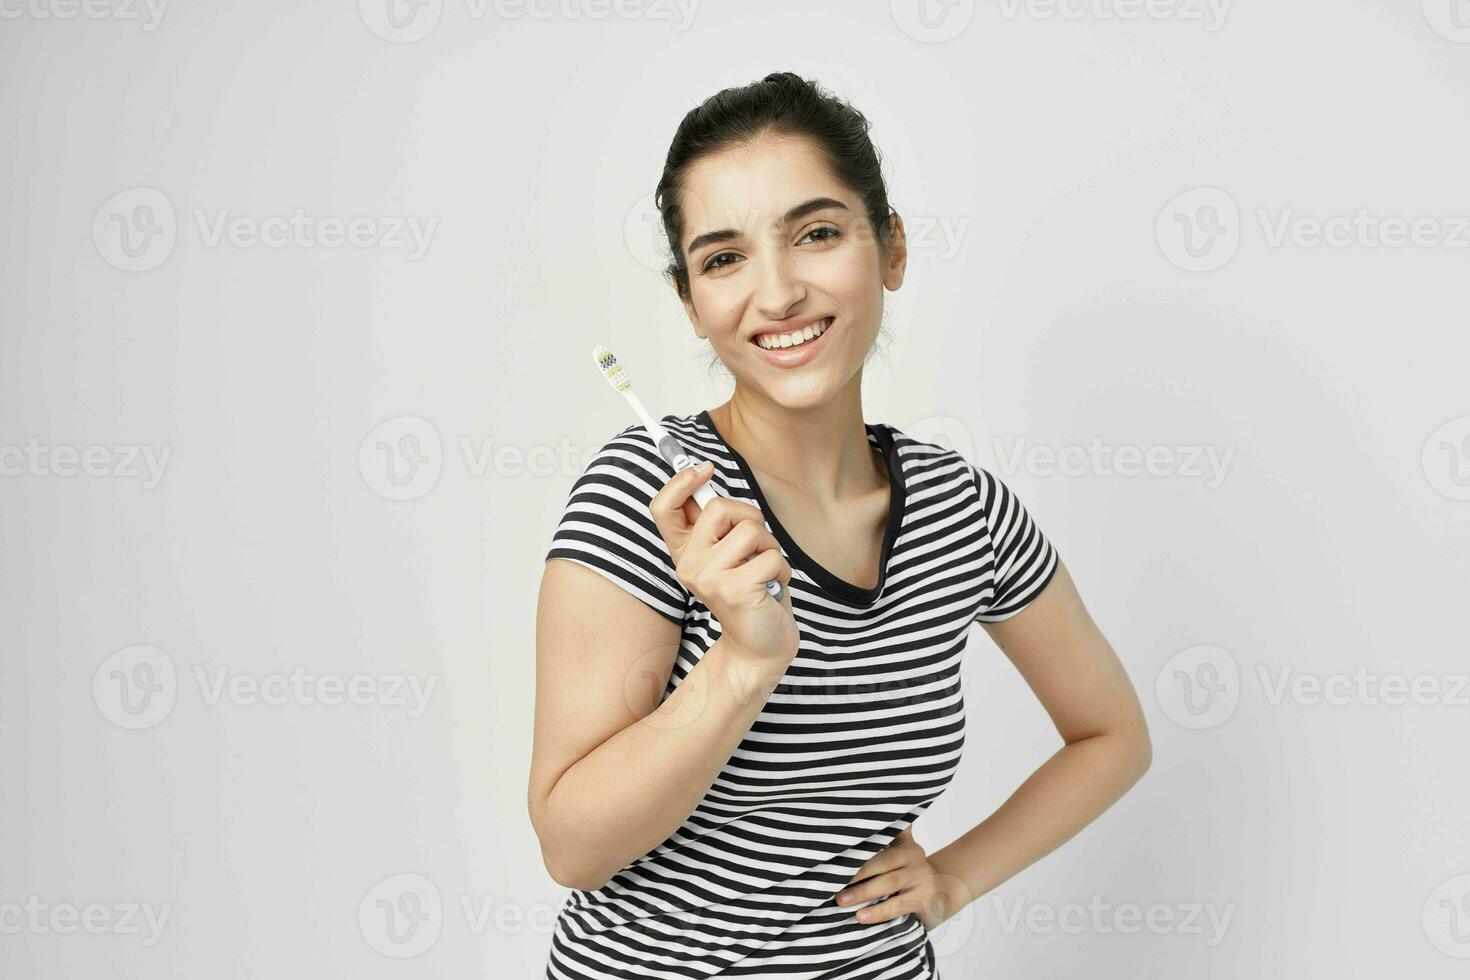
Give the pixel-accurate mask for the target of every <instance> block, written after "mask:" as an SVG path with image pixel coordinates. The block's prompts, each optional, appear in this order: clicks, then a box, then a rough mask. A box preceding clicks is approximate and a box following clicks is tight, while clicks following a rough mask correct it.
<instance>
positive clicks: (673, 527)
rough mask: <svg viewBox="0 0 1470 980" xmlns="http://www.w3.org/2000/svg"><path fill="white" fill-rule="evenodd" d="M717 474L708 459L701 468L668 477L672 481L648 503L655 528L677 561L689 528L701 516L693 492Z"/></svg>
mask: <svg viewBox="0 0 1470 980" xmlns="http://www.w3.org/2000/svg"><path fill="white" fill-rule="evenodd" d="M714 471H715V467H714V464H713V463H711V462H709V461H708V460H705V461H704V462H703V463H700V464H699V465H698V466H691V467H688V468H687V469H682V470H680V471H679V472H677V473H675V474H674V475H673V476H671V477H669V481H668V482H667V483H665V484H664V485H663V487H661V488H660V489H659V491H658V493H656V494H654V495H653V499H652V500H650V501H649V502H648V512H649V513H650V514H651V515H653V523H654V526H655V527H657V528H658V533H659V534H660V535H662V536H663V539H664V543H665V544H667V545H668V546H669V554H670V555H671V556H672V557H673V558H674V560H675V561H677V560H678V558H679V553H680V552H681V551H683V549H684V544H685V542H686V541H687V540H688V538H689V533H690V529H691V528H692V527H693V526H694V524H695V522H696V520H697V519H698V516H699V504H698V503H697V502H696V501H695V500H694V491H695V490H697V489H698V488H699V486H700V485H701V484H703V483H704V482H705V481H706V480H708V479H709V478H710V475H711V474H713V473H714ZM686 505H687V506H686Z"/></svg>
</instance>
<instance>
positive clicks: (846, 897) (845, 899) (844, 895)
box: [837, 892, 852, 903]
mask: <svg viewBox="0 0 1470 980" xmlns="http://www.w3.org/2000/svg"><path fill="white" fill-rule="evenodd" d="M837 901H839V902H843V903H846V902H850V901H852V895H851V894H849V893H848V892H843V893H842V894H841V895H838V896H837Z"/></svg>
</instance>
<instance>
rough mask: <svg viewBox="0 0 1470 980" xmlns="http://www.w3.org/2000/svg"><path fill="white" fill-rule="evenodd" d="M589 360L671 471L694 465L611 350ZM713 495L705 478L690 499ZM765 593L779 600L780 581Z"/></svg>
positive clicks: (596, 350) (601, 350)
mask: <svg viewBox="0 0 1470 980" xmlns="http://www.w3.org/2000/svg"><path fill="white" fill-rule="evenodd" d="M592 360H593V361H595V362H596V363H597V370H599V371H601V372H602V376H603V377H604V378H606V379H607V383H608V384H610V385H612V386H613V390H614V391H616V392H617V393H618V394H620V395H622V396H623V397H624V398H625V399H627V401H628V404H629V405H632V406H633V411H634V412H636V413H637V415H638V418H639V420H640V421H642V423H643V428H645V429H647V430H648V434H649V436H650V437H652V439H653V444H654V445H655V446H657V447H658V451H659V454H660V455H662V456H663V458H664V459H666V460H667V461H668V463H669V465H670V466H672V467H673V468H674V472H676V473H677V472H679V471H680V470H687V469H689V468H690V467H691V466H693V465H695V460H694V459H692V458H691V457H690V456H689V454H688V453H686V452H685V451H684V447H683V446H681V445H679V440H677V439H675V438H674V436H673V434H672V433H670V432H669V431H668V430H667V429H665V428H664V427H663V426H661V425H659V424H658V421H657V420H656V419H654V417H653V416H652V415H650V414H649V413H648V409H646V408H644V407H643V403H642V402H641V401H639V400H638V396H637V395H635V394H633V382H632V381H630V380H629V379H628V373H627V372H626V371H624V370H623V366H622V365H621V364H619V363H618V359H617V358H616V357H615V356H613V352H612V351H610V350H608V349H607V348H606V347H604V346H602V345H601V344H598V345H597V346H596V347H594V348H592ZM717 496H719V494H717V493H715V492H714V490H712V489H711V488H710V485H709V481H705V482H704V483H701V484H700V485H699V487H698V488H697V489H696V490H695V491H694V500H695V502H696V503H698V504H699V506H700V507H701V508H703V507H704V506H705V505H706V504H708V503H709V502H710V501H711V500H714V499H715V497H717ZM766 594H767V595H769V596H770V597H771V598H772V599H774V600H776V601H777V602H780V601H781V583H780V582H778V581H776V580H775V579H771V580H770V581H769V582H767V583H766Z"/></svg>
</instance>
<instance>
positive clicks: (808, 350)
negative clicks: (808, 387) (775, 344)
mask: <svg viewBox="0 0 1470 980" xmlns="http://www.w3.org/2000/svg"><path fill="white" fill-rule="evenodd" d="M826 319H827V317H825V316H819V317H813V318H812V319H811V320H810V321H809V322H808V323H807V324H803V325H802V326H803V327H805V326H808V325H810V324H811V323H821V322H822V321H823V320H826ZM831 319H832V322H831V324H830V325H828V327H827V329H826V330H823V331H822V335H821V336H820V337H817V338H815V339H814V340H808V341H807V342H806V343H804V344H802V345H801V346H800V347H780V348H777V349H775V350H766V349H765V348H764V347H762V346H761V345H760V344H757V343H756V342H755V339H754V338H752V339H751V340H750V341H749V344H750V346H752V347H754V348H755V352H756V353H757V354H758V355H760V356H761V357H763V358H765V360H766V361H767V363H770V364H773V365H775V366H776V367H782V368H793V367H800V366H801V365H803V364H805V363H806V362H807V361H810V360H811V359H812V358H814V357H816V356H817V354H818V353H819V352H820V351H821V349H822V347H823V346H825V343H826V340H827V335H828V334H830V333H831V332H832V331H833V330H834V329H836V327H837V318H836V317H832V318H831ZM797 329H800V328H798V327H794V326H793V327H792V328H790V329H789V330H786V331H778V332H784V333H792V332H794V331H796V330H797Z"/></svg>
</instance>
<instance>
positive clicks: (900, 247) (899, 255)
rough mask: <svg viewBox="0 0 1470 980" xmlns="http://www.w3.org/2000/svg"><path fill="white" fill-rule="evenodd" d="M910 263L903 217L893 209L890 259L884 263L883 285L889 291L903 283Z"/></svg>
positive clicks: (890, 222) (889, 218)
mask: <svg viewBox="0 0 1470 980" xmlns="http://www.w3.org/2000/svg"><path fill="white" fill-rule="evenodd" d="M908 263H909V244H908V237H907V235H906V234H905V233H904V228H903V219H902V218H900V217H899V216H898V212H897V211H893V212H891V213H890V214H889V216H888V259H887V261H886V262H885V263H884V264H883V285H884V287H885V288H886V289H888V291H889V292H892V291H893V290H895V289H897V288H898V287H899V286H902V285H903V274H904V270H905V269H907V268H908Z"/></svg>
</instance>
